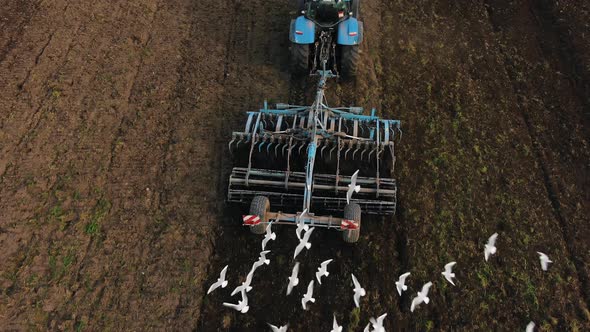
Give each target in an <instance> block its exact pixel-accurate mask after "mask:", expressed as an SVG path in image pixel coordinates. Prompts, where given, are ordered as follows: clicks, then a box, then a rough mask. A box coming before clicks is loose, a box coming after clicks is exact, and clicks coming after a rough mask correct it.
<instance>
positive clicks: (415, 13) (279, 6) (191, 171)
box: [0, 0, 590, 331]
mask: <svg viewBox="0 0 590 332" xmlns="http://www.w3.org/2000/svg"><path fill="white" fill-rule="evenodd" d="M291 8H292V7H290V6H289V1H287V0H281V1H273V2H269V1H249V2H243V1H235V0H223V1H199V2H196V1H188V0H173V1H157V0H144V1H141V2H138V3H129V2H127V1H102V0H99V1H94V2H92V3H88V2H82V1H69V2H66V1H53V2H50V3H48V2H47V1H43V0H39V1H12V2H9V3H8V5H6V6H3V7H2V8H1V9H0V91H1V92H2V93H1V94H0V105H1V106H0V247H1V248H2V250H1V251H0V262H2V263H0V292H1V293H0V294H2V295H1V296H0V326H2V327H3V328H4V329H6V330H71V329H78V330H85V329H86V330H162V329H169V330H198V331H217V330H219V331H224V330H235V331H259V330H265V329H267V325H266V323H267V322H269V323H273V324H275V325H282V324H285V323H289V324H290V327H291V329H290V330H294V331H300V330H301V331H304V330H308V331H317V330H326V331H327V330H329V329H330V328H331V322H332V315H336V317H337V318H338V321H339V322H340V323H342V324H344V325H345V329H351V330H362V328H363V327H364V326H365V325H366V324H367V322H368V319H369V317H371V316H377V315H380V314H382V313H385V312H387V313H388V316H387V318H386V325H385V326H386V328H387V329H388V330H421V331H422V330H445V331H446V330H466V331H473V330H486V331H487V330H524V327H525V326H526V324H527V323H528V322H529V321H530V320H533V321H535V322H536V323H537V326H538V327H540V328H541V330H547V331H549V330H555V331H564V330H571V331H583V330H588V329H590V313H589V311H588V306H589V302H590V301H589V294H590V288H589V287H590V285H589V283H590V281H589V273H590V270H589V269H590V265H589V264H590V263H589V262H590V226H589V225H590V223H589V220H588V215H589V212H590V196H589V195H590V191H589V190H588V188H589V183H588V181H589V179H590V174H589V173H590V167H589V164H588V160H590V150H589V147H588V139H589V137H590V135H589V134H590V133H589V131H588V128H589V123H588V121H589V114H590V94H589V90H588V87H589V86H590V74H589V73H590V72H589V68H590V67H589V64H590V49H589V46H588V45H590V43H589V38H590V28H589V27H588V24H587V22H588V18H589V17H590V8H589V7H588V4H586V3H585V2H584V1H567V2H563V1H560V2H557V1H549V0H543V1H484V0H481V1H465V2H464V1H460V2H459V1H442V0H441V1H422V0H421V1H415V0H412V1H410V0H407V1H406V0H397V1H379V0H366V1H364V2H363V5H362V19H363V21H364V22H365V31H366V33H365V36H366V37H365V42H364V45H363V54H362V59H363V66H362V68H361V73H360V75H359V77H358V79H357V81H356V83H347V84H344V83H342V82H336V81H334V82H330V86H329V95H328V102H329V103H330V104H331V105H333V106H339V105H346V106H348V105H350V104H356V105H358V106H363V107H365V108H366V109H370V108H371V107H376V108H377V109H378V110H379V112H380V114H381V115H382V116H384V117H387V118H396V119H400V120H402V129H403V130H404V135H403V139H402V141H401V142H400V143H399V144H398V145H397V147H398V149H397V156H398V159H397V161H398V162H397V164H396V165H397V168H396V170H395V172H394V176H395V178H396V179H397V180H398V183H399V190H400V195H399V201H398V213H397V215H396V216H395V217H393V218H368V217H367V218H364V219H363V224H362V225H363V227H362V232H361V240H360V242H359V243H358V244H357V245H355V246H348V245H345V244H344V243H343V242H342V241H341V239H340V234H339V233H337V232H334V231H324V230H316V231H315V232H314V234H313V235H312V248H311V250H310V251H307V252H305V251H304V253H302V254H301V255H300V256H299V257H298V261H299V262H300V263H301V272H300V279H301V281H300V285H299V286H298V287H296V288H295V290H294V291H293V293H292V294H291V295H290V296H288V297H287V296H285V295H284V294H285V291H286V285H287V277H288V276H289V274H290V272H291V268H292V264H293V259H292V252H293V249H294V247H295V245H296V242H297V241H296V238H295V234H294V229H291V228H279V227H277V228H276V229H275V231H276V232H277V236H278V239H277V241H275V242H270V244H269V249H270V250H272V252H271V254H269V258H270V259H271V264H270V266H263V267H261V268H260V269H259V270H258V272H257V273H256V274H255V276H254V282H253V285H252V286H253V290H252V291H251V292H250V293H249V297H250V302H251V303H250V304H251V308H250V311H249V312H248V313H247V314H240V313H237V312H235V311H233V310H230V309H228V308H225V307H223V306H222V305H221V303H222V302H225V301H227V302H237V298H238V297H237V296H236V297H234V298H232V297H230V296H229V293H230V292H231V290H232V289H233V288H234V287H235V286H237V285H238V284H239V282H240V281H241V280H242V279H243V278H244V277H245V275H246V273H247V272H248V270H249V268H250V266H251V264H252V262H253V261H254V260H256V259H257V256H258V252H259V251H260V240H261V237H257V236H255V235H252V234H250V233H249V231H248V230H247V229H244V228H243V227H242V226H240V215H241V214H242V213H243V212H245V211H246V208H245V207H239V206H233V205H228V204H225V203H224V196H225V192H226V186H227V183H226V182H227V181H226V180H227V175H228V173H229V170H230V169H231V167H232V165H231V158H230V157H229V153H228V149H227V143H228V141H229V139H230V133H231V131H232V130H235V129H238V128H240V127H242V126H243V122H244V121H245V119H246V116H245V112H246V111H250V110H255V109H256V108H258V107H259V106H260V105H261V104H262V102H263V100H264V98H267V99H268V100H269V101H270V102H287V101H291V102H300V101H301V100H304V99H307V101H308V102H309V101H310V97H311V94H312V93H313V91H314V90H315V87H314V86H313V81H309V82H304V83H302V82H298V81H296V80H292V79H291V78H290V75H289V72H288V63H289V59H288V53H289V51H288V47H289V42H288V38H287V37H288V36H287V33H288V28H289V20H290V18H291V17H292V16H293V15H294V12H293V11H292V9H291ZM494 232H498V233H499V234H500V235H499V237H498V254H497V255H496V256H494V257H492V258H491V260H490V262H488V263H485V262H484V260H483V244H484V243H485V241H486V240H487V238H488V237H489V236H490V235H491V234H492V233H494ZM536 251H544V252H546V253H547V254H548V255H549V256H550V257H551V258H552V259H553V261H554V262H555V263H554V264H552V265H551V267H550V269H549V271H548V272H542V271H541V270H540V267H539V263H538V258H537V254H536ZM328 258H333V259H334V261H333V262H332V263H331V264H330V265H329V271H330V276H329V277H328V278H326V279H324V280H325V281H324V283H323V284H322V285H321V286H319V285H317V283H316V291H315V297H316V299H317V302H316V303H314V304H310V311H307V312H304V311H303V310H302V309H301V304H300V299H301V295H302V293H303V292H304V291H305V288H306V285H307V283H308V282H309V280H311V279H312V278H314V274H315V270H316V269H317V266H319V263H320V262H321V261H323V260H325V259H328ZM451 260H456V261H457V262H458V263H457V266H456V268H455V270H456V271H455V272H456V273H457V279H458V282H457V286H456V287H452V286H451V285H449V284H447V283H446V282H445V281H444V280H443V279H442V276H441V275H440V272H441V271H442V270H443V266H444V264H445V263H447V262H448V261H451ZM226 264H227V265H229V267H228V278H229V282H230V284H229V286H228V287H227V288H225V289H220V290H217V291H216V292H214V293H212V294H210V295H208V296H205V295H204V294H205V292H206V290H207V288H208V287H209V285H210V284H211V283H212V282H214V281H215V280H216V278H217V276H218V273H219V271H220V270H221V268H222V267H223V266H225V265H226ZM406 271H410V272H411V273H412V275H411V276H410V278H409V279H408V284H409V290H408V292H407V293H405V294H404V295H403V296H402V297H401V298H400V297H399V296H398V295H397V292H396V290H395V284H394V281H395V280H396V279H397V276H398V275H399V274H401V273H403V272H406ZM350 273H354V274H355V275H356V276H357V277H358V279H359V280H360V281H361V283H362V284H363V285H364V286H365V288H366V289H367V292H368V295H367V296H366V297H364V298H363V299H362V306H361V310H360V312H357V311H355V310H353V308H354V304H353V301H352V288H351V285H350V283H351V281H350ZM427 281H433V282H434V286H433V288H432V289H431V300H432V302H431V303H430V304H428V305H422V306H421V307H420V308H419V309H417V311H415V312H414V313H410V312H409V304H410V299H411V296H413V295H414V293H415V292H416V291H417V290H418V289H419V288H420V287H421V286H422V284H423V283H425V282H427Z"/></svg>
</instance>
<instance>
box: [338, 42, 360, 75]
mask: <svg viewBox="0 0 590 332" xmlns="http://www.w3.org/2000/svg"><path fill="white" fill-rule="evenodd" d="M359 47H360V46H359V45H342V46H341V52H342V53H341V57H340V72H341V74H342V77H343V78H344V79H351V78H354V77H356V75H357V73H358V66H359V62H360V58H361V54H360V49H359Z"/></svg>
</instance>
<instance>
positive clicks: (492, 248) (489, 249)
mask: <svg viewBox="0 0 590 332" xmlns="http://www.w3.org/2000/svg"><path fill="white" fill-rule="evenodd" d="M497 237H498V233H494V234H492V236H490V238H489V239H488V243H486V245H485V249H484V251H483V254H484V256H485V258H486V262H487V260H488V258H489V257H490V255H493V254H495V253H496V238H497Z"/></svg>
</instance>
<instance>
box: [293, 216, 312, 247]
mask: <svg viewBox="0 0 590 332" xmlns="http://www.w3.org/2000/svg"><path fill="white" fill-rule="evenodd" d="M306 214H307V209H305V210H303V212H301V214H300V215H299V216H297V218H296V219H297V228H296V229H295V234H297V238H298V239H299V241H301V231H306V232H307V231H308V230H309V226H307V225H306V224H305V222H304V221H303V216H305V215H306Z"/></svg>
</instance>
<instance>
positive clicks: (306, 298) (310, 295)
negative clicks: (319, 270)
mask: <svg viewBox="0 0 590 332" xmlns="http://www.w3.org/2000/svg"><path fill="white" fill-rule="evenodd" d="M310 301H311V302H315V299H314V298H313V280H312V281H310V282H309V285H307V293H305V294H304V295H303V298H302V299H301V306H302V307H303V310H307V302H310Z"/></svg>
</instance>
